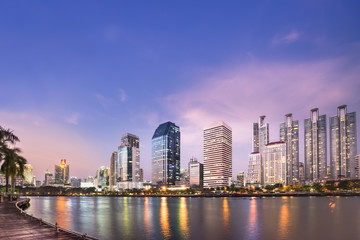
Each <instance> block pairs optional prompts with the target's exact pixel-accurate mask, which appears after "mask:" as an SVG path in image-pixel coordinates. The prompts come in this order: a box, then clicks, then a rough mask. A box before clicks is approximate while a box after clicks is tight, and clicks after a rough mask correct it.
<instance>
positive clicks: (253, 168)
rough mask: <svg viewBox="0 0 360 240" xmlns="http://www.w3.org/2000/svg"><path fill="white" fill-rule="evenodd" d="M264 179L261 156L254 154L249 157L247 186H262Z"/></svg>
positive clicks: (257, 153)
mask: <svg viewBox="0 0 360 240" xmlns="http://www.w3.org/2000/svg"><path fill="white" fill-rule="evenodd" d="M261 178H262V165H261V155H260V153H259V152H253V153H251V154H250V155H249V165H248V172H247V176H246V186H256V187H258V186H260V185H261Z"/></svg>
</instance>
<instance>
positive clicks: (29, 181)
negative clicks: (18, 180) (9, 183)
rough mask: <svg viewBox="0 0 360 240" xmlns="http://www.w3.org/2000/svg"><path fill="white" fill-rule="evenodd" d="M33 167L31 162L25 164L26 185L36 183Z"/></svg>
mask: <svg viewBox="0 0 360 240" xmlns="http://www.w3.org/2000/svg"><path fill="white" fill-rule="evenodd" d="M33 178H34V175H33V167H32V166H31V165H30V164H25V165H24V184H25V185H34V184H33V183H34V182H33V180H34V179H33Z"/></svg>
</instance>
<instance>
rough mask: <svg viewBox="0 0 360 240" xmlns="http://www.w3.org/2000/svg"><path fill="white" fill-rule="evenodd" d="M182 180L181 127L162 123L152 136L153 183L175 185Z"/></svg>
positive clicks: (170, 123)
mask: <svg viewBox="0 0 360 240" xmlns="http://www.w3.org/2000/svg"><path fill="white" fill-rule="evenodd" d="M175 181H180V128H179V127H178V126H176V125H175V123H172V122H166V123H163V124H160V125H159V127H158V128H157V129H156V130H155V133H154V135H153V137H152V183H153V184H154V185H162V184H166V185H175Z"/></svg>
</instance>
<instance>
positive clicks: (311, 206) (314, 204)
mask: <svg viewBox="0 0 360 240" xmlns="http://www.w3.org/2000/svg"><path fill="white" fill-rule="evenodd" d="M30 203H31V206H30V208H29V209H28V210H27V212H29V213H31V214H34V215H35V216H37V217H40V218H43V219H45V220H47V221H50V222H53V223H55V222H58V224H59V225H60V226H63V227H66V228H70V229H73V230H75V231H78V232H81V233H87V234H89V235H92V236H95V237H98V238H100V239H360V198H359V197H298V198H293V197H283V198H265V199H259V198H165V197H163V198H131V197H32V198H31V202H30Z"/></svg>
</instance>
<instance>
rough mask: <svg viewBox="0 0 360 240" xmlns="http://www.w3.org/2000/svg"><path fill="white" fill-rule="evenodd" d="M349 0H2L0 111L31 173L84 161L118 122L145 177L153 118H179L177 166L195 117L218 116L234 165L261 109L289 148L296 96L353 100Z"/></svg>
mask: <svg viewBox="0 0 360 240" xmlns="http://www.w3.org/2000/svg"><path fill="white" fill-rule="evenodd" d="M358 9H360V2H359V1H275V2H274V1H225V2H221V1H209V0H208V1H106V2H103V1H75V2H74V1H71V2H70V1H3V2H1V7H0V125H1V126H3V127H6V128H10V129H13V130H14V133H15V134H16V135H17V136H18V137H19V138H20V140H21V142H20V143H19V144H18V146H19V147H20V148H21V149H22V150H23V156H24V157H25V158H26V159H27V160H28V162H29V163H30V164H31V165H33V167H34V175H36V177H37V179H38V180H39V179H40V180H43V179H44V173H45V171H46V170H47V169H48V170H49V171H51V172H53V171H54V165H55V164H59V163H60V159H67V162H68V164H69V165H70V176H77V177H81V178H84V177H87V176H89V175H95V173H96V170H97V169H98V168H100V167H101V166H110V156H111V153H112V152H113V151H116V150H117V147H118V146H119V145H120V139H121V135H122V134H124V133H127V132H129V133H132V134H135V135H137V136H139V137H140V151H141V160H140V164H141V167H142V168H143V169H144V178H145V179H146V180H150V178H151V138H152V135H153V133H154V131H155V129H156V128H157V126H158V125H159V124H161V123H163V122H166V121H172V122H174V123H175V124H177V125H178V126H179V127H180V131H181V166H182V167H183V168H186V166H187V163H188V161H189V159H190V158H191V157H192V156H195V157H197V158H198V159H199V160H200V161H201V162H203V153H202V152H203V149H202V148H203V143H202V142H203V129H204V128H206V127H207V126H209V125H211V124H213V123H216V122H220V121H224V122H226V123H227V124H228V125H230V126H231V127H232V130H233V177H235V176H236V174H237V173H238V172H241V171H246V170H247V164H248V154H249V153H250V152H251V129H252V123H253V122H257V121H258V117H259V116H260V115H266V121H267V122H268V123H269V124H270V141H277V140H279V124H280V122H282V121H284V118H285V114H287V113H293V119H294V120H299V123H300V161H302V162H303V155H304V154H303V151H304V150H303V149H304V146H303V142H304V128H303V126H304V119H305V118H308V117H309V116H310V109H312V108H314V107H318V108H319V111H320V114H326V115H327V117H330V116H334V115H336V113H337V107H338V106H340V105H342V104H347V105H348V111H349V112H353V111H355V112H357V114H359V112H360V94H359V90H360V30H359V25H360V14H358ZM358 118H359V117H358ZM357 123H358V125H359V120H357ZM359 129H360V127H359V126H358V136H360V134H359ZM328 142H329V140H328ZM358 149H360V148H359V140H358ZM328 161H329V159H328Z"/></svg>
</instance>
